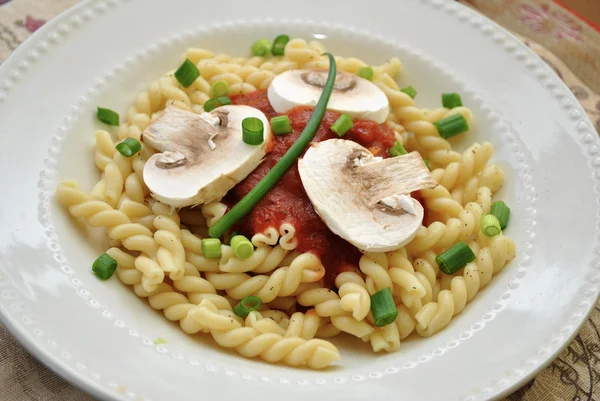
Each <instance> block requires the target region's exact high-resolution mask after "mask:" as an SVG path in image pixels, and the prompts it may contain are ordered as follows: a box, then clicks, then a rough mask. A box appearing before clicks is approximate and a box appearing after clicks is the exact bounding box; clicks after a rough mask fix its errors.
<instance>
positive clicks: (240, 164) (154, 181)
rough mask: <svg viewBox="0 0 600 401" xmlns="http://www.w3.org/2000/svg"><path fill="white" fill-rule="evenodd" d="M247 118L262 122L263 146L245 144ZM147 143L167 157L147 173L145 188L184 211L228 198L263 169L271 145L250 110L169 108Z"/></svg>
mask: <svg viewBox="0 0 600 401" xmlns="http://www.w3.org/2000/svg"><path fill="white" fill-rule="evenodd" d="M246 117H257V118H259V119H261V120H262V122H263V125H264V136H263V143H262V144H260V145H257V146H251V145H248V144H246V143H245V142H244V141H243V139H242V120H243V119H244V118H246ZM142 138H143V141H144V142H145V143H148V144H149V145H151V146H152V147H154V148H155V149H157V150H158V151H159V152H162V153H157V154H155V155H153V156H152V157H151V158H150V159H149V160H148V161H147V162H146V165H145V167H144V182H145V183H146V185H147V186H148V188H150V191H151V192H152V196H154V198H156V199H158V200H159V201H161V202H164V203H166V204H168V205H171V206H174V207H183V206H189V205H198V204H201V203H205V202H209V201H211V200H213V199H217V198H221V197H223V196H224V195H225V194H226V193H227V191H229V190H230V189H231V188H233V187H234V186H235V185H236V184H237V183H238V182H240V181H241V180H243V179H244V178H246V177H247V176H248V174H250V173H251V172H252V171H253V170H254V169H255V168H256V167H258V165H259V164H260V163H261V161H262V159H263V157H264V156H265V153H266V149H267V146H268V143H269V141H270V139H271V126H270V124H269V121H268V120H267V118H266V116H265V115H264V114H263V113H262V112H261V111H260V110H258V109H255V108H253V107H249V106H223V107H219V108H217V109H215V110H213V111H211V112H210V113H204V114H202V115H198V114H195V113H192V112H189V111H185V110H180V109H178V108H176V107H173V106H169V107H167V108H166V109H165V110H164V111H163V112H162V113H161V114H160V116H158V118H156V120H154V121H153V122H152V124H150V125H149V126H148V127H147V128H146V129H145V130H144V132H143V136H142Z"/></svg>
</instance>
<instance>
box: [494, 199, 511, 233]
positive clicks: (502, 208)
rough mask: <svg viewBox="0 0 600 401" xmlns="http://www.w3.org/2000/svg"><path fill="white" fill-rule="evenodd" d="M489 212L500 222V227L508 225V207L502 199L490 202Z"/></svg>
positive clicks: (503, 227)
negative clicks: (490, 209) (490, 208)
mask: <svg viewBox="0 0 600 401" xmlns="http://www.w3.org/2000/svg"><path fill="white" fill-rule="evenodd" d="M491 214H493V215H494V216H496V218H497V219H498V222H500V228H501V229H503V230H504V229H505V228H506V226H507V225H508V219H509V218H510V208H509V207H508V206H506V204H505V203H504V202H502V201H496V202H494V203H492V211H491Z"/></svg>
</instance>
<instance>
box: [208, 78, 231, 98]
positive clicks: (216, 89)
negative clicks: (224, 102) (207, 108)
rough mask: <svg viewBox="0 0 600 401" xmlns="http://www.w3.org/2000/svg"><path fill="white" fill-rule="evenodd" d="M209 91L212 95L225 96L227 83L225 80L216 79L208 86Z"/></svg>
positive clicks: (227, 89)
mask: <svg viewBox="0 0 600 401" xmlns="http://www.w3.org/2000/svg"><path fill="white" fill-rule="evenodd" d="M210 92H211V93H212V95H213V96H214V97H221V96H227V95H228V94H229V84H228V83H227V82H225V81H217V82H215V83H214V84H212V86H211V87H210Z"/></svg>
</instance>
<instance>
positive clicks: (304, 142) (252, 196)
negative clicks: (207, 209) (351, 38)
mask: <svg viewBox="0 0 600 401" xmlns="http://www.w3.org/2000/svg"><path fill="white" fill-rule="evenodd" d="M326 54H327V57H328V58H329V75H328V76H327V81H326V82H325V85H324V86H323V91H322V92H321V96H320V97H319V101H318V102H317V105H316V106H315V108H314V110H313V114H312V116H311V117H310V119H309V120H308V123H307V124H306V126H305V127H304V130H303V131H302V133H301V134H300V136H299V137H298V139H296V142H294V144H293V145H292V146H291V147H290V148H289V149H288V150H287V152H286V153H285V154H284V155H283V157H281V159H279V161H278V162H277V163H276V164H275V166H273V167H272V168H271V170H269V172H268V173H267V174H266V175H265V176H264V177H263V178H262V180H260V181H259V183H258V184H256V185H255V186H254V188H252V190H251V191H250V192H248V194H246V196H244V198H242V200H241V201H239V202H238V203H236V204H235V206H234V207H232V208H231V210H230V211H229V212H227V213H226V214H225V216H223V217H222V218H221V219H220V220H219V221H217V222H216V223H215V224H214V225H213V226H212V227H210V228H209V229H208V233H209V234H210V236H211V237H213V238H219V237H220V236H221V235H223V233H225V231H227V230H228V229H229V227H231V226H232V225H234V224H235V223H237V221H238V220H239V219H241V218H242V217H244V216H245V215H247V214H248V213H250V211H252V208H254V206H256V204H257V203H258V202H260V200H261V199H262V198H264V197H265V195H266V194H267V193H269V191H270V190H271V188H273V187H274V186H275V184H277V182H278V181H279V179H280V178H281V177H282V176H283V175H284V174H285V172H286V171H287V170H288V169H289V168H290V167H291V166H292V165H293V164H294V163H296V160H297V159H298V157H300V155H301V154H302V152H304V149H306V147H307V146H308V144H309V143H310V141H311V140H312V139H313V138H314V136H315V133H316V132H317V129H318V128H319V125H320V124H321V120H322V119H323V116H324V115H325V109H326V108H327V103H328V102H329V98H330V97H331V92H332V91H333V85H334V84H335V77H336V71H337V69H336V64H335V58H334V57H333V56H332V55H331V54H330V53H326Z"/></svg>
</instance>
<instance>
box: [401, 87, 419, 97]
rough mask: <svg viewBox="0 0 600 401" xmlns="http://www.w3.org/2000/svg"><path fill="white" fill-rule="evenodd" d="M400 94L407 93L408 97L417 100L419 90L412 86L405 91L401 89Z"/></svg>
mask: <svg viewBox="0 0 600 401" xmlns="http://www.w3.org/2000/svg"><path fill="white" fill-rule="evenodd" d="M400 92H404V93H406V94H407V95H408V96H410V97H412V98H413V99H414V98H415V96H417V90H416V89H415V88H413V87H412V86H407V87H406V88H404V89H400Z"/></svg>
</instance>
